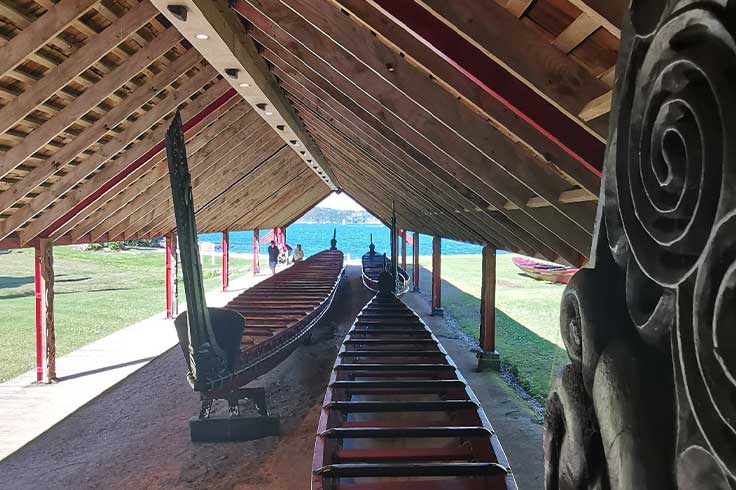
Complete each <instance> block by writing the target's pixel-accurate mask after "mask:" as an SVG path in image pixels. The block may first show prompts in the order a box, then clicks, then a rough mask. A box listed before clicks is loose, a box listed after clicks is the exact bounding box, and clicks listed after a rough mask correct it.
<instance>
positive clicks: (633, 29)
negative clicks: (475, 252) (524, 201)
mask: <svg viewBox="0 0 736 490" xmlns="http://www.w3.org/2000/svg"><path fill="white" fill-rule="evenodd" d="M734 21H736V2H734V1H725V0H724V1H701V2H695V1H692V0H683V1H679V2H676V1H665V0H647V1H643V0H633V2H632V4H631V7H630V9H629V12H628V16H627V19H626V20H625V23H624V24H625V25H624V29H623V35H622V44H621V52H620V53H621V54H620V59H619V63H618V67H617V73H618V77H617V82H616V88H615V95H614V104H613V108H614V109H613V112H612V119H611V121H612V122H613V123H612V126H611V132H610V135H609V146H608V149H607V158H606V163H605V172H604V182H603V183H604V185H603V189H602V191H601V193H602V199H601V205H600V208H599V214H598V220H597V227H596V235H595V238H594V247H593V250H594V252H593V257H592V258H591V262H590V264H589V266H588V268H586V269H582V270H581V271H580V272H578V273H577V274H576V275H575V277H574V278H573V279H572V280H571V282H570V284H569V285H568V287H567V289H566V290H565V293H564V295H563V299H562V306H561V315H560V317H561V318H560V323H561V329H562V337H563V340H564V343H565V346H566V349H567V353H568V355H569V357H570V361H571V363H570V365H568V366H567V367H565V368H564V369H563V370H562V371H561V373H560V374H559V376H558V377H557V379H556V381H555V383H554V385H553V387H552V389H551V392H550V395H549V398H548V402H547V410H546V417H545V436H544V446H545V464H546V468H545V470H546V476H545V478H546V488H547V489H558V488H559V489H588V488H590V489H593V488H595V489H615V490H618V489H675V488H676V489H679V490H694V489H704V490H705V489H719V490H720V489H724V490H725V489H732V490H733V489H736V160H734V158H735V157H736V153H735V150H736V148H734V145H736V139H734V129H736V40H735V39H734V35H735V34H736V24H735V23H734Z"/></svg>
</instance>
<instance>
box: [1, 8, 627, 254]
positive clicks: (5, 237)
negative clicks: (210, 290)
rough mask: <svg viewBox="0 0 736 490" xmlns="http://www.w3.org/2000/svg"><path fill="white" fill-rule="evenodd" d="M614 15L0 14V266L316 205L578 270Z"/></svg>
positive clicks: (277, 216)
mask: <svg viewBox="0 0 736 490" xmlns="http://www.w3.org/2000/svg"><path fill="white" fill-rule="evenodd" d="M623 8H624V7H623V0H618V1H616V2H610V1H604V0H534V1H530V0H496V1H494V0H454V1H453V2H446V1H445V0H414V1H412V0H401V1H396V0H369V1H365V0H235V1H233V2H231V3H230V4H228V3H227V2H225V1H224V0H154V1H153V2H149V1H148V0H145V1H143V2H140V3H139V2H138V1H137V0H103V1H93V0H61V1H59V2H58V3H56V2H54V1H52V0H35V1H31V0H3V3H2V4H0V105H1V107H0V151H2V152H3V153H2V156H1V157H0V204H2V205H1V206H0V246H5V247H8V246H24V245H27V244H30V243H32V242H33V240H34V239H36V238H38V237H41V236H48V237H52V238H54V239H55V240H56V241H57V242H59V243H84V242H91V241H109V240H121V239H136V238H143V237H156V236H162V235H164V234H166V233H169V232H170V231H172V230H173V229H174V227H175V224H174V219H173V210H172V208H171V202H170V192H169V184H168V175H167V168H166V162H165V155H164V151H163V135H164V131H165V128H166V125H167V124H168V119H169V118H170V117H171V116H172V115H173V112H174V111H175V110H176V109H177V108H178V109H180V110H181V112H182V119H183V121H184V123H185V130H186V131H185V135H186V138H187V140H188V142H187V149H188V154H189V158H190V168H191V171H192V178H193V185H194V197H195V202H196V203H197V206H198V211H197V220H198V228H199V230H200V231H204V232H207V231H220V230H223V229H231V230H235V229H252V228H256V227H257V228H271V227H275V226H282V225H286V224H289V223H290V222H293V221H294V220H295V219H296V218H298V217H299V216H301V215H302V214H303V213H304V212H305V211H306V210H308V209H309V208H311V207H312V206H313V205H315V204H316V203H318V202H319V201H320V200H321V199H323V198H324V197H326V196H327V195H328V194H329V193H330V192H331V191H333V190H342V191H345V192H346V193H348V194H349V195H351V196H352V197H353V198H354V199H356V200H357V201H358V202H359V203H360V204H362V205H363V206H364V207H365V208H366V209H368V210H369V211H371V212H372V213H374V214H376V215H377V216H378V217H379V218H381V219H383V220H384V221H388V220H389V216H390V209H391V203H392V201H395V202H396V207H397V215H398V223H399V226H400V227H402V228H406V229H410V230H417V231H420V232H423V233H427V234H435V235H441V236H444V237H448V238H454V239H459V240H464V241H469V242H475V243H489V244H492V245H494V246H496V247H498V248H504V249H508V250H513V251H518V252H523V253H527V254H530V255H540V256H543V257H546V258H548V259H552V260H565V261H568V262H571V263H577V262H580V260H581V259H582V258H584V257H586V256H587V255H588V253H589V247H590V242H591V237H592V233H593V223H594V220H595V214H596V207H597V195H598V191H599V186H600V169H601V168H602V161H603V154H604V149H605V143H606V137H607V132H608V112H609V110H610V100H611V97H610V93H611V87H612V85H613V80H614V68H615V67H614V65H615V61H616V58H617V48H618V37H619V36H620V32H619V29H620V27H619V22H618V19H620V18H621V16H622V12H623Z"/></svg>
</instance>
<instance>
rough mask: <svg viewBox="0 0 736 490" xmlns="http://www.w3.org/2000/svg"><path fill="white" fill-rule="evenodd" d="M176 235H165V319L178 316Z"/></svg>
mask: <svg viewBox="0 0 736 490" xmlns="http://www.w3.org/2000/svg"><path fill="white" fill-rule="evenodd" d="M176 247H177V242H176V233H170V234H169V235H166V318H174V317H175V316H176V315H178V314H179V256H178V255H177V253H176Z"/></svg>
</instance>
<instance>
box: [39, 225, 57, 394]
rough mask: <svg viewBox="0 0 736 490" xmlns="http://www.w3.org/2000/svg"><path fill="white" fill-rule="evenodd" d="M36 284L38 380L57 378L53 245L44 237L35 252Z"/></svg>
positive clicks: (50, 380) (46, 381)
mask: <svg viewBox="0 0 736 490" xmlns="http://www.w3.org/2000/svg"><path fill="white" fill-rule="evenodd" d="M34 269H35V275H36V278H35V287H36V380H37V381H42V382H44V383H51V382H53V381H55V380H56V335H55V333H54V248H53V242H52V241H51V240H49V239H47V238H42V239H40V240H39V241H38V243H37V244H36V252H35V267H34Z"/></svg>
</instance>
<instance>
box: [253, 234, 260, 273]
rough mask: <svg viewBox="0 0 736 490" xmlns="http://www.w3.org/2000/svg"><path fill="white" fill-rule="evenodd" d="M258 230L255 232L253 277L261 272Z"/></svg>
mask: <svg viewBox="0 0 736 490" xmlns="http://www.w3.org/2000/svg"><path fill="white" fill-rule="evenodd" d="M258 234H259V233H258V228H256V229H255V230H253V275H254V276H257V275H258V273H259V272H261V267H260V264H259V263H258V252H259V250H258V249H259V244H260V242H259V239H258Z"/></svg>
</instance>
